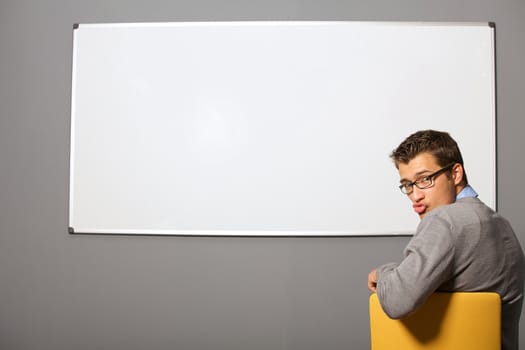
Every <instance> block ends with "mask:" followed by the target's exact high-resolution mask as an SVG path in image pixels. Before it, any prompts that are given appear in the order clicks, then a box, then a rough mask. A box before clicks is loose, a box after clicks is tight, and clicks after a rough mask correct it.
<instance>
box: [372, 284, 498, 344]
mask: <svg viewBox="0 0 525 350" xmlns="http://www.w3.org/2000/svg"><path fill="white" fill-rule="evenodd" d="M370 338H371V339H370V340H371V349H372V350H397V349H399V350H419V349H425V350H429V349H435V350H438V349H439V350H456V349H458V350H500V349H501V301H500V297H499V295H498V294H497V293H466V292H455V293H434V294H432V295H431V296H430V297H429V299H428V300H427V301H426V302H425V303H424V304H423V305H422V306H421V307H420V308H418V309H417V310H416V311H415V312H413V313H412V314H410V315H408V316H407V317H405V318H403V319H400V320H393V319H391V318H389V317H388V316H387V315H386V314H385V313H384V311H383V309H382V308H381V305H380V304H379V299H378V297H377V294H372V295H370Z"/></svg>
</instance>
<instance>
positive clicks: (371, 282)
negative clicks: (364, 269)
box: [368, 269, 377, 293]
mask: <svg viewBox="0 0 525 350" xmlns="http://www.w3.org/2000/svg"><path fill="white" fill-rule="evenodd" d="M376 287H377V277H376V270H375V269H374V270H372V271H370V273H369V274H368V289H370V291H371V292H373V293H375V292H376Z"/></svg>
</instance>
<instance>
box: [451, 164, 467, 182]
mask: <svg viewBox="0 0 525 350" xmlns="http://www.w3.org/2000/svg"><path fill="white" fill-rule="evenodd" d="M463 177H464V173H463V166H462V165H461V164H459V163H456V164H454V166H453V167H452V179H453V180H454V185H460V184H461V183H462V182H463Z"/></svg>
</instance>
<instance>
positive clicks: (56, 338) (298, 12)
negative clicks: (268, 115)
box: [0, 0, 525, 350]
mask: <svg viewBox="0 0 525 350" xmlns="http://www.w3.org/2000/svg"><path fill="white" fill-rule="evenodd" d="M252 19H253V20H256V19H257V20H287V19H314V20H329V19H335V20H417V21H419V20H422V21H494V22H496V26H497V32H496V35H497V54H498V58H497V74H498V76H497V91H498V157H499V161H498V162H499V165H498V174H499V175H498V176H499V177H498V186H499V193H498V201H499V202H498V203H499V209H500V212H501V213H503V214H504V215H505V216H507V217H508V218H509V219H510V220H511V222H512V223H513V226H514V228H515V230H516V231H517V234H518V235H519V237H520V240H521V241H522V242H523V243H525V215H523V212H524V211H523V204H522V203H523V198H524V197H525V186H523V179H524V178H525V165H524V164H523V162H522V161H521V160H522V159H523V150H525V137H523V136H522V131H523V130H524V128H525V120H523V116H522V113H523V111H525V95H524V91H525V69H523V67H522V64H523V62H525V40H523V34H524V33H525V2H523V1H519V0H501V1H497V2H496V1H489V0H484V1H474V0H464V1H456V0H442V1H434V2H426V1H420V0H400V1H391V0H375V1H357V0H348V1H336V0H309V1H304V0H303V1H301V0H293V1H292V0H287V1H283V0H281V1H276V0H261V1H255V0H246V1H235V0H223V1H212V0H171V1H167V0H165V1H162V0H150V1H147V2H146V1H139V0H127V1H125V0H120V1H110V0H94V1H80V0H53V1H51V0H50V1H42V0H1V1H0V206H1V207H0V347H1V348H2V349H41V350H47V349H53V350H59V349H68V350H69V349H79V350H82V349H229V350H231V349H265V350H266V349H287V350H291V349H301V350H302V349H367V348H369V332H368V313H367V312H368V306H367V301H368V300H367V298H368V291H367V288H366V278H367V274H368V271H369V270H370V269H371V268H373V267H374V266H376V265H378V264H380V263H382V262H388V261H396V260H398V259H399V257H400V254H401V250H402V248H403V246H404V245H405V244H406V242H407V241H408V238H407V237H352V238H211V237H208V238H206V237H127V236H123V237H118V236H71V235H69V234H68V233H67V222H68V221H67V215H68V176H69V158H68V157H69V125H70V116H69V108H70V102H69V101H70V78H71V53H72V25H73V23H76V22H84V23H87V22H124V21H178V20H252ZM388 151H389V150H385V156H386V155H387V153H388ZM386 181H389V179H386ZM391 181H392V182H393V184H394V183H395V182H396V181H397V179H391ZM474 185H475V184H474ZM377 204H378V205H377V208H381V198H377ZM376 210H378V211H377V218H378V220H381V209H376ZM407 210H409V208H408V205H407ZM521 330H522V331H523V330H525V322H523V323H522V325H521ZM522 333H523V332H522ZM523 334H525V333H523ZM521 349H525V339H523V341H522V346H521Z"/></svg>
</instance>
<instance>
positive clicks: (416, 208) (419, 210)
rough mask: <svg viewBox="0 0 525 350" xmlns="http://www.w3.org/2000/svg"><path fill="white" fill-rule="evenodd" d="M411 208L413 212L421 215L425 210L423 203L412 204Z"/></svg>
mask: <svg viewBox="0 0 525 350" xmlns="http://www.w3.org/2000/svg"><path fill="white" fill-rule="evenodd" d="M412 208H414V211H415V212H416V213H418V214H422V213H424V212H425V210H427V206H426V205H425V204H423V203H418V204H414V205H412Z"/></svg>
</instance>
